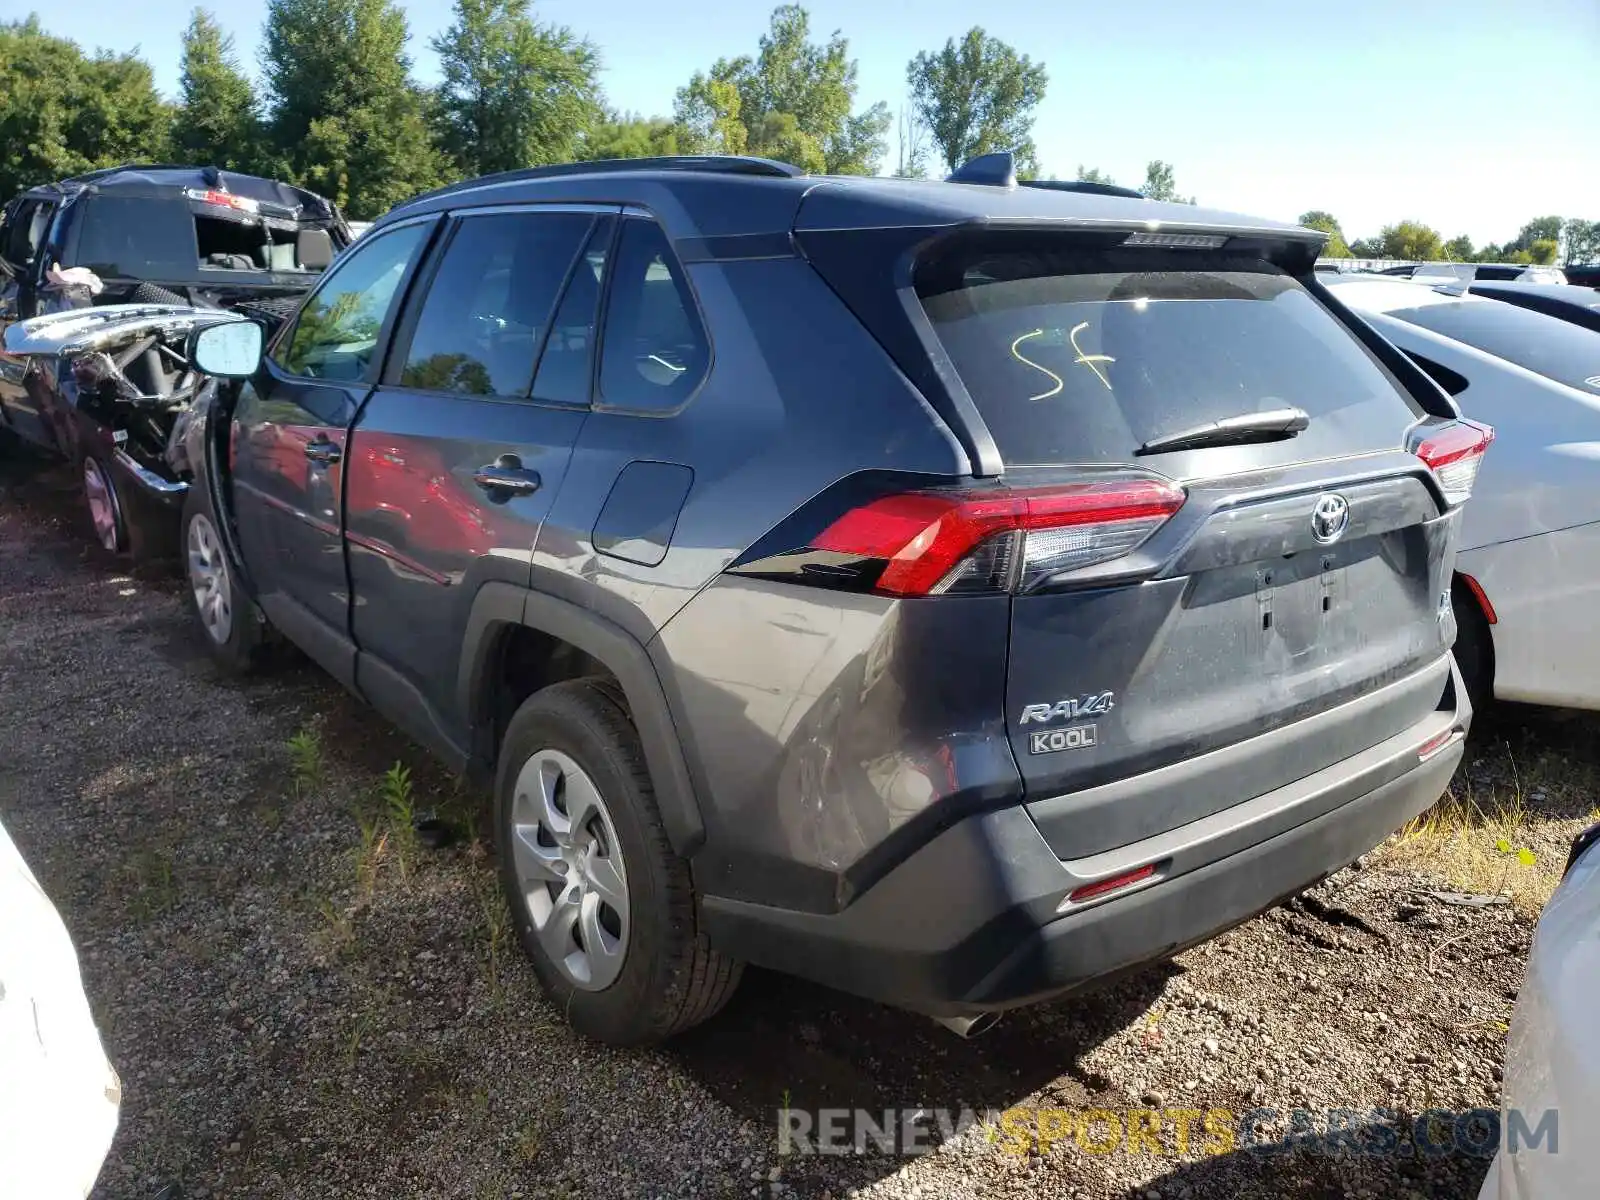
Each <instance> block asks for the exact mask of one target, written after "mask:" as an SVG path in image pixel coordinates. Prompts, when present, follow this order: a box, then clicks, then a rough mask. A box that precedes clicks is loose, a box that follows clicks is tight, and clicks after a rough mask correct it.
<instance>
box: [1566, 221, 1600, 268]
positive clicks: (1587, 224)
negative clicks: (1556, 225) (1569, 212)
mask: <svg viewBox="0 0 1600 1200" xmlns="http://www.w3.org/2000/svg"><path fill="white" fill-rule="evenodd" d="M1597 259H1600V221H1585V220H1582V219H1581V218H1579V217H1572V218H1571V219H1569V220H1567V221H1566V222H1564V223H1563V224H1562V226H1561V261H1562V262H1563V263H1565V264H1567V265H1568V266H1571V265H1573V264H1575V263H1587V262H1594V261H1595V260H1597Z"/></svg>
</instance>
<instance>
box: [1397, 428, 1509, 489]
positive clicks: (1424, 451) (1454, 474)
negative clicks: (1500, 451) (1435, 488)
mask: <svg viewBox="0 0 1600 1200" xmlns="http://www.w3.org/2000/svg"><path fill="white" fill-rule="evenodd" d="M1492 441H1494V430H1493V429H1491V428H1490V427H1489V426H1487V425H1480V424H1479V423H1478V422H1476V421H1468V420H1464V419H1463V420H1460V421H1453V422H1451V423H1450V424H1449V425H1444V426H1441V427H1440V428H1438V429H1435V430H1433V431H1431V432H1430V433H1429V434H1428V435H1427V436H1426V437H1425V438H1423V440H1422V441H1421V442H1420V443H1418V445H1417V449H1416V454H1417V457H1418V458H1420V459H1421V460H1422V461H1423V462H1425V463H1427V464H1428V466H1429V467H1431V468H1432V469H1433V474H1434V477H1435V478H1436V479H1438V481H1439V488H1440V490H1442V491H1443V492H1444V498H1445V499H1446V500H1447V501H1448V502H1449V503H1451V504H1453V505H1454V504H1461V503H1463V502H1464V501H1465V500H1467V498H1468V497H1470V496H1471V495H1472V485H1473V483H1474V481H1475V480H1476V479H1477V478H1478V467H1479V465H1480V464H1482V462H1483V455H1484V451H1486V450H1488V449H1489V443H1490V442H1492Z"/></svg>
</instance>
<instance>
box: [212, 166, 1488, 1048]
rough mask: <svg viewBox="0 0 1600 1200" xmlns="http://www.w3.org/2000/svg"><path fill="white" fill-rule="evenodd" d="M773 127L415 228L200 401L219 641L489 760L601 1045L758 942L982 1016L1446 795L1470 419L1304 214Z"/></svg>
mask: <svg viewBox="0 0 1600 1200" xmlns="http://www.w3.org/2000/svg"><path fill="white" fill-rule="evenodd" d="M1008 161H1009V160H1008V159H1007V158H1005V157H1001V158H999V159H994V158H991V159H988V160H982V161H979V162H978V163H975V164H972V165H971V167H970V169H967V168H964V169H963V170H962V171H960V172H957V174H956V175H955V176H953V177H952V179H951V180H950V181H945V182H924V181H915V182H913V181H903V180H888V179H871V178H819V177H812V176H806V175H804V174H802V173H800V172H799V171H797V170H796V169H794V168H792V167H789V166H785V165H783V164H780V163H774V162H769V161H765V160H757V159H749V158H700V159H684V158H674V159H655V160H638V161H633V162H617V163H591V164H580V165H573V166H564V167H557V168H544V169H538V170H528V171H519V172H514V173H511V174H507V175H500V176H494V177H491V178H486V179H479V180H475V181H472V182H468V183H463V184H460V185H458V186H454V187H450V188H446V189H444V190H442V191H438V192H433V193H430V194H428V195H425V196H422V197H420V198H418V199H416V200H413V201H411V202H409V203H407V204H404V205H402V206H401V207H399V208H397V209H395V210H394V211H393V212H391V213H390V214H389V215H388V216H386V217H385V218H383V219H382V220H381V221H379V222H378V223H377V224H375V225H374V226H373V228H372V229H371V231H370V232H368V233H367V234H366V235H365V236H364V237H363V238H361V240H360V241H358V242H356V243H355V244H354V245H353V246H352V247H351V248H350V249H349V250H347V251H345V252H344V253H343V254H342V255H341V256H340V257H339V258H338V259H337V260H336V261H335V263H334V264H333V265H332V267H330V268H329V270H328V271H327V273H326V275H325V276H324V277H323V279H322V280H321V282H320V283H319V285H318V287H317V288H316V290H315V291H314V292H313V293H312V294H311V295H310V296H309V297H308V298H307V299H306V301H305V303H304V305H303V307H302V308H301V310H300V311H299V313H298V314H297V315H296V316H295V317H293V318H291V319H290V320H289V321H288V322H287V323H286V324H285V325H284V326H283V327H282V328H281V329H279V330H278V332H277V333H276V335H275V336H274V337H273V339H272V341H271V343H270V345H268V346H267V347H266V348H265V353H264V355H263V354H262V350H261V346H260V336H259V333H258V332H257V328H256V327H255V326H253V325H249V324H247V323H236V324H234V325H230V326H218V327H214V328H212V329H208V330H205V331H202V332H201V333H199V334H197V335H196V337H195V341H194V344H193V347H192V353H193V354H194V356H195V359H196V361H197V363H198V364H199V365H200V366H201V367H202V368H204V369H210V370H213V371H214V372H215V373H218V374H221V375H224V376H227V377H232V378H236V379H239V380H240V382H239V384H238V385H237V386H232V387H227V388H222V389H219V390H218V398H217V400H216V401H215V402H214V403H213V404H212V405H211V406H210V408H209V409H207V410H206V411H205V412H203V413H202V414H200V416H199V418H198V419H196V420H195V421H194V422H193V424H192V425H191V427H190V431H189V436H188V438H187V440H186V442H185V448H184V453H185V454H186V455H187V457H188V458H189V460H190V466H191V468H192V469H193V470H195V472H196V478H197V485H196V486H193V487H191V489H190V491H189V495H188V499H187V509H186V513H185V539H186V545H187V551H188V571H189V582H190V585H191V587H190V588H189V589H187V591H188V592H189V593H190V594H192V599H193V603H194V607H195V611H196V615H197V617H198V623H199V625H200V626H201V628H203V630H204V636H205V637H206V639H207V640H208V643H209V645H210V646H211V648H212V650H213V652H214V653H215V654H216V656H217V657H218V658H219V659H220V660H221V661H222V662H224V663H227V664H230V665H232V666H234V667H237V668H246V667H250V666H253V665H256V664H257V663H259V662H261V661H262V659H263V657H264V656H265V652H267V651H269V650H270V649H271V648H272V645H273V643H274V642H275V641H276V640H278V639H284V640H287V641H289V642H292V643H293V644H295V645H296V646H298V647H299V648H300V649H301V650H303V651H304V652H305V653H306V654H307V655H309V656H310V657H311V658H312V659H314V660H316V661H317V662H318V663H320V664H321V665H322V666H323V667H325V668H326V669H327V670H328V671H329V672H331V673H332V674H333V675H334V676H335V677H336V678H338V679H339V680H340V681H341V682H342V683H343V684H344V685H345V686H347V687H349V688H350V689H352V690H353V691H355V692H356V693H357V694H359V695H360V696H362V697H364V698H365V699H366V700H367V701H368V702H370V703H371V704H372V705H373V706H374V707H375V708H377V709H378V710H379V711H381V712H382V713H384V714H386V715H387V716H388V717H389V718H390V719H391V720H393V721H394V722H395V723H396V724H398V725H399V726H400V727H401V728H403V729H405V730H406V731H407V732H409V733H410V734H411V735H413V736H414V737H416V738H417V739H419V740H420V741H422V742H423V743H425V744H426V745H428V746H429V747H431V748H432V749H433V750H435V751H436V752H437V753H438V754H439V755H441V756H442V757H443V758H445V759H446V760H448V761H449V762H450V763H451V764H452V765H453V766H455V767H456V768H458V769H461V770H465V771H468V772H470V773H474V774H476V775H477V776H478V777H479V778H482V779H485V780H492V781H493V789H494V800H495V808H496V835H497V842H498V852H499V861H500V864H501V872H502V876H503V881H504V886H505V891H506V894H507V897H508V899H509V902H510V905H511V908H512V911H513V913H514V914H515V918H516V923H517V926H518V928H519V930H520V933H521V938H522V942H523V944H524V946H525V948H526V950H527V952H528V954H529V956H530V957H531V959H532V961H533V964H534V966H535V968H536V970H537V972H538V975H539V977H540V979H541V981H542V983H543V984H544V986H545V988H546V989H547V990H548V992H549V993H550V995H551V996H552V997H553V999H554V1000H555V1002H556V1005H557V1007H558V1008H559V1009H560V1011H561V1012H562V1013H564V1014H566V1015H567V1016H568V1017H569V1018H570V1020H571V1021H572V1023H573V1024H574V1025H575V1026H577V1027H578V1028H579V1029H581V1030H582V1031H584V1032H586V1033H588V1034H591V1035H593V1036H595V1037H598V1038H603V1039H606V1040H610V1041H615V1042H631V1043H638V1042H647V1041H651V1040H655V1039H660V1038H663V1037H665V1036H668V1035H670V1034H672V1033H674V1032H676V1031H678V1030H681V1029H684V1028H685V1027H687V1026H689V1025H691V1024H693V1023H695V1022H698V1021H701V1020H703V1019H705V1018H707V1017H709V1016H710V1015H711V1014H713V1013H714V1012H716V1011H717V1009H718V1008H719V1007H720V1006H721V1005H722V1004H723V1003H724V1002H725V1001H726V1000H727V999H728V996H729V995H730V993H731V992H732V990H733V988H734V986H735V984H736V982H737V980H738V978H739V973H740V970H741V968H742V964H745V963H755V964H759V965H761V966H764V967H771V968H776V969H778V970H782V971H787V972H792V973H794V974H797V975H802V976H805V977H808V978H810V979H814V980H818V981H821V982H823V983H825V984H829V985H832V986H834V987H838V988H842V989H845V990H847V991H850V992H855V993H858V994H860V995H863V996H867V997H871V998H874V999H877V1000H880V1001H884V1002H887V1003H890V1004H895V1005H900V1006H903V1007H905V1008H907V1009H911V1010H914V1011H918V1012H922V1013H926V1014H928V1015H931V1016H935V1017H938V1018H941V1019H943V1020H945V1021H946V1023H948V1024H951V1025H953V1026H955V1027H957V1028H962V1027H966V1028H969V1029H970V1028H972V1027H974V1026H975V1025H976V1024H978V1023H987V1022H988V1021H989V1020H990V1019H991V1018H992V1016H993V1014H996V1013H998V1012H1001V1011H1003V1010H1005V1009H1008V1008H1011V1007H1014V1006H1017V1005H1021V1004H1026V1003H1030V1002H1034V1001H1038V1000H1041V999H1044V998H1047V997H1051V996H1056V995H1061V994H1064V993H1067V992H1070V991H1072V990H1074V989H1077V988H1080V987H1084V986H1086V985H1089V984H1091V983H1094V982H1096V981H1103V980H1105V979H1107V978H1109V977H1111V976H1113V975H1115V974H1117V973H1119V972H1122V971H1124V970H1127V969H1129V968H1132V967H1135V966H1138V965H1139V964H1141V963H1146V962H1150V961H1152V960H1155V959H1159V958H1161V957H1163V956H1166V955H1170V954H1173V953H1174V952H1176V951H1178V950H1181V949H1183V948H1184V947H1186V946H1189V945H1192V944H1194V943H1196V942H1199V941H1201V940H1203V939H1206V938H1208V937H1211V936H1213V935H1214V934H1216V933H1217V932H1219V931H1220V930H1223V929H1225V928H1227V927H1229V926H1231V925H1234V924H1236V923H1237V922H1240V921H1243V920H1245V919H1246V918H1248V917H1250V916H1252V915H1253V914H1255V913H1258V912H1260V911H1262V910H1263V909H1265V908H1267V907H1269V906H1271V905H1273V904H1274V903H1276V902H1278V901H1280V900H1282V899H1284V898H1286V897H1288V896H1290V895H1292V894H1294V893H1296V892H1298V891H1300V890H1301V889H1303V888H1305V887H1307V886H1308V885H1310V884H1311V883H1313V882H1315V881H1316V880H1318V879H1320V878H1321V877H1323V876H1325V875H1327V874H1328V873H1329V872H1331V871H1333V870H1335V869H1337V868H1339V867H1341V866H1343V865H1345V864H1346V863H1349V862H1350V861H1351V860H1353V859H1355V858H1356V857H1358V856H1359V855H1360V854H1362V853H1363V852H1364V851H1366V850H1367V849H1369V848H1370V847H1371V846H1373V845H1374V844H1375V843H1377V842H1378V841H1379V840H1380V839H1382V838H1383V837H1384V836H1385V835H1386V834H1388V833H1390V832H1391V831H1392V830H1394V829H1396V828H1397V827H1399V826H1400V825H1402V824H1403V823H1404V822H1405V821H1406V820H1407V819H1409V818H1411V817H1413V816H1414V815H1416V814H1417V813H1419V812H1421V811H1422V810H1423V809H1425V808H1426V807H1428V806H1429V805H1430V804H1432V803H1433V801H1434V800H1435V799H1436V798H1437V797H1438V796H1439V794H1440V793H1441V792H1442V790H1443V789H1444V787H1445V785H1446V783H1447V781H1448V780H1449V778H1450V775H1451V772H1452V770H1453V769H1454V767H1455V765H1456V763H1457V761H1458V760H1459V758H1460V756H1461V752H1462V748H1461V742H1462V739H1463V737H1464V734H1465V731H1466V728H1467V723H1468V720H1469V717H1470V710H1469V706H1468V704H1467V702H1466V700H1465V697H1464V694H1463V691H1462V687H1461V683H1460V679H1459V677H1458V676H1457V674H1456V672H1455V669H1454V666H1453V662H1452V657H1451V653H1450V647H1451V642H1452V640H1453V638H1454V636H1455V628H1454V625H1453V620H1452V616H1451V605H1450V590H1451V576H1452V565H1453V558H1454V546H1455V538H1456V530H1457V525H1458V523H1459V515H1458V510H1459V508H1460V505H1461V504H1462V503H1463V502H1464V501H1465V500H1466V498H1467V495H1468V493H1469V491H1470V489H1471V485H1472V481H1473V476H1474V474H1475V472H1476V470H1477V466H1478V463H1479V461H1480V459H1481V456H1482V454H1483V452H1484V450H1485V448H1486V446H1487V444H1488V441H1489V439H1490V437H1491V436H1492V435H1491V431H1489V430H1488V429H1487V428H1485V427H1482V426H1478V425H1475V424H1473V423H1471V422H1469V421H1466V420H1463V419H1462V418H1461V417H1460V415H1459V414H1458V413H1457V412H1456V410H1455V409H1454V408H1453V406H1452V403H1451V401H1450V400H1449V398H1448V397H1446V396H1445V395H1444V394H1443V393H1442V392H1441V391H1440V390H1439V389H1438V388H1437V387H1436V386H1435V385H1434V384H1432V383H1431V382H1430V381H1429V380H1428V379H1427V378H1426V377H1424V376H1423V375H1421V374H1419V372H1418V371H1417V369H1416V368H1415V367H1414V366H1412V365H1411V364H1410V363H1409V362H1408V361H1407V360H1406V359H1405V358H1404V357H1403V356H1402V355H1400V354H1399V353H1398V352H1396V351H1395V350H1393V349H1392V348H1391V347H1390V346H1389V345H1387V344H1386V343H1385V342H1383V341H1382V340H1381V339H1380V338H1378V337H1377V336H1376V335H1375V334H1373V333H1372V332H1371V331H1370V330H1369V329H1368V328H1367V327H1366V326H1364V325H1363V324H1362V323H1361V322H1360V321H1359V320H1356V319H1355V318H1353V317H1352V316H1351V315H1350V314H1349V313H1348V312H1347V311H1346V310H1345V309H1343V308H1342V307H1341V306H1340V305H1339V304H1338V303H1337V302H1336V301H1334V300H1333V299H1331V298H1330V297H1329V295H1328V293H1327V292H1326V291H1325V290H1324V289H1323V288H1322V287H1321V285H1320V284H1319V283H1318V282H1317V280H1316V278H1315V276H1314V274H1313V264H1314V262H1315V260H1316V257H1317V252H1318V250H1319V248H1320V246H1321V242H1322V235H1321V234H1319V233H1315V232H1313V231H1311V230H1306V229H1300V228H1296V227H1293V226H1285V225H1277V224H1272V223H1270V222H1264V221H1259V220H1254V219H1251V218H1246V217H1240V216H1235V215H1230V214H1227V213H1220V212H1210V211H1207V210H1205V209H1198V208H1193V207H1189V206H1185V205H1173V204H1160V203H1155V202H1151V201H1148V200H1144V199H1140V198H1137V197H1130V196H1126V195H1108V194H1105V193H1104V192H1103V191H1096V190H1092V189H1085V190H1076V189H1074V188H1073V187H1072V186H1070V185H1068V186H1060V185H1056V186H1053V187H1040V186H1030V185H1027V184H1019V183H1018V182H1017V181H1016V180H1015V178H1014V176H1012V174H1011V172H1010V171H1009V170H1008V169H1007V164H1008Z"/></svg>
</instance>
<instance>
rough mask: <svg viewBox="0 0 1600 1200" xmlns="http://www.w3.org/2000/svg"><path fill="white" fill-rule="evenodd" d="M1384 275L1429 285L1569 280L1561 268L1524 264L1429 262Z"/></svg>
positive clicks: (1393, 268)
mask: <svg viewBox="0 0 1600 1200" xmlns="http://www.w3.org/2000/svg"><path fill="white" fill-rule="evenodd" d="M1378 273H1379V274H1380V275H1397V276H1400V277H1402V278H1405V279H1417V280H1422V281H1425V282H1428V283H1440V282H1446V283H1447V282H1451V281H1456V280H1460V281H1464V282H1467V283H1471V282H1473V281H1474V280H1479V281H1487V280H1500V281H1502V282H1504V281H1507V280H1515V281H1517V282H1519V283H1566V282H1567V276H1566V273H1565V272H1564V271H1562V270H1561V268H1560V267H1543V266H1531V265H1528V264H1524V263H1458V262H1426V263H1416V264H1414V265H1412V266H1407V267H1389V268H1388V269H1386V270H1384V271H1380V272H1378Z"/></svg>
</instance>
